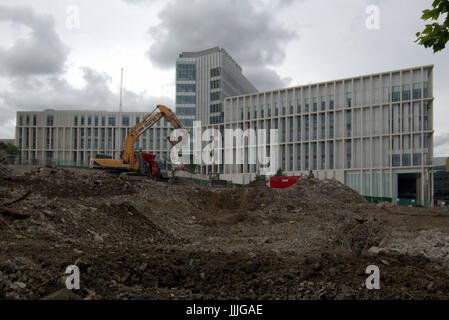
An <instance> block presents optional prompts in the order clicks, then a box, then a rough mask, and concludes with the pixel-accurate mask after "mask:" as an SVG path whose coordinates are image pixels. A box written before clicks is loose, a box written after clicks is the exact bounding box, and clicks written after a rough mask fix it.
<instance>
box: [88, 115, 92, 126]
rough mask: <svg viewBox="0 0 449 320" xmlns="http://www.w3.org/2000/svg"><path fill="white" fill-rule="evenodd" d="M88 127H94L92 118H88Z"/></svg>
mask: <svg viewBox="0 0 449 320" xmlns="http://www.w3.org/2000/svg"><path fill="white" fill-rule="evenodd" d="M87 125H88V126H91V125H92V118H91V117H88V118H87Z"/></svg>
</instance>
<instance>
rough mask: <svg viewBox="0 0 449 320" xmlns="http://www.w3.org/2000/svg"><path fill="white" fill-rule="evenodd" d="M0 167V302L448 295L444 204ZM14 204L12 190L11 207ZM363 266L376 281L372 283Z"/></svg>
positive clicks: (320, 187) (342, 190)
mask: <svg viewBox="0 0 449 320" xmlns="http://www.w3.org/2000/svg"><path fill="white" fill-rule="evenodd" d="M12 169H13V170H11V172H8V173H2V175H1V176H0V299H42V298H45V297H48V296H49V295H52V294H55V292H56V297H58V296H57V294H58V292H59V293H61V292H63V291H59V290H61V289H63V288H65V277H66V276H67V275H66V274H65V270H66V268H67V266H69V265H77V266H78V267H79V269H80V274H81V289H80V290H75V291H73V295H72V296H71V297H72V298H73V297H76V298H82V299H448V298H449V269H448V266H449V212H448V211H444V210H439V209H432V208H409V207H398V206H395V205H392V204H390V203H382V204H370V203H367V202H366V201H365V200H364V199H363V198H362V197H361V196H360V195H359V194H358V193H356V192H355V191H353V190H352V189H350V188H348V187H345V186H344V185H342V184H341V183H339V182H337V181H336V180H321V181H320V180H317V179H313V178H302V179H300V180H299V181H298V183H297V184H295V185H294V186H292V187H290V188H288V189H285V190H275V189H269V188H268V187H266V185H265V183H264V182H263V181H262V182H253V183H251V184H249V185H246V186H243V187H240V188H235V189H210V188H208V187H204V186H199V185H196V184H194V183H193V182H190V181H187V180H183V179H181V178H176V179H174V180H173V181H172V182H157V181H153V180H150V179H148V178H147V177H139V176H127V175H117V174H112V173H107V172H102V171H94V170H89V169H67V168H52V167H15V168H12ZM13 200H17V201H16V202H14V203H11V202H13ZM369 265H376V266H378V267H379V269H380V289H379V290H368V289H367V288H366V287H365V280H366V279H367V277H368V276H369V275H368V274H366V273H365V270H366V268H367V267H368V266H369Z"/></svg>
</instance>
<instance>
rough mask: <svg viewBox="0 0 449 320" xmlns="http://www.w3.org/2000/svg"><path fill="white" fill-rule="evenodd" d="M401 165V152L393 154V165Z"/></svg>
mask: <svg viewBox="0 0 449 320" xmlns="http://www.w3.org/2000/svg"><path fill="white" fill-rule="evenodd" d="M400 165H401V156H400V155H399V154H394V155H393V167H399V166H400Z"/></svg>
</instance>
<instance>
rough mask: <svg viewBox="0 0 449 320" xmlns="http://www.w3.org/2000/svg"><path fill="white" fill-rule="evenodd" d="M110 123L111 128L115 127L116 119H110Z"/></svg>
mask: <svg viewBox="0 0 449 320" xmlns="http://www.w3.org/2000/svg"><path fill="white" fill-rule="evenodd" d="M108 123H109V125H110V126H111V127H114V126H115V117H109V119H108Z"/></svg>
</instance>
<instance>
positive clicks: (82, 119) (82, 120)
mask: <svg viewBox="0 0 449 320" xmlns="http://www.w3.org/2000/svg"><path fill="white" fill-rule="evenodd" d="M81 125H82V126H84V117H81Z"/></svg>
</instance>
